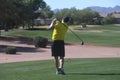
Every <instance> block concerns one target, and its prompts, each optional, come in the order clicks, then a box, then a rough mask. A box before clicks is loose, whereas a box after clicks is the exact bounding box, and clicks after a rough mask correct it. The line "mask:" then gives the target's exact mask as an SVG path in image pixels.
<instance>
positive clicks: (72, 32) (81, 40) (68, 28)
mask: <svg viewBox="0 0 120 80" xmlns="http://www.w3.org/2000/svg"><path fill="white" fill-rule="evenodd" d="M68 29H69V30H70V31H71V32H72V33H73V34H74V35H75V36H76V37H77V38H78V39H79V40H81V41H82V42H83V40H82V39H81V38H80V37H79V36H78V35H77V34H76V33H74V32H73V31H72V30H71V29H70V28H68Z"/></svg>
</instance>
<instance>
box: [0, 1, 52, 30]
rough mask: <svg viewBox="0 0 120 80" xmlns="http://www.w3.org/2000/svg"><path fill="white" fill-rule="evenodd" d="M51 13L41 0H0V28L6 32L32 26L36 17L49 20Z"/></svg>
mask: <svg viewBox="0 0 120 80" xmlns="http://www.w3.org/2000/svg"><path fill="white" fill-rule="evenodd" d="M52 15H53V12H52V11H51V9H50V7H49V6H48V5H47V4H46V3H45V2H44V1H43V0H0V27H1V28H5V30H8V29H9V28H13V27H14V28H15V27H18V26H21V25H22V26H23V27H24V26H25V25H28V27H29V26H30V24H32V22H33V20H34V19H35V18H37V17H41V18H51V16H52Z"/></svg>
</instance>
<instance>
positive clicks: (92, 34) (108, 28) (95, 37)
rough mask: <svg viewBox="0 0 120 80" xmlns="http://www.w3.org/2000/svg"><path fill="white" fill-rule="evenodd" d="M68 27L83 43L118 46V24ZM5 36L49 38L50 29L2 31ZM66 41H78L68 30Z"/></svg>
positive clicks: (119, 35) (119, 39)
mask: <svg viewBox="0 0 120 80" xmlns="http://www.w3.org/2000/svg"><path fill="white" fill-rule="evenodd" d="M70 28H71V29H72V30H73V31H74V32H75V33H76V34H77V35H78V36H79V37H80V38H82V39H83V40H84V42H85V44H92V45H100V46H112V47H120V26H115V25H88V27H87V29H81V27H80V25H76V26H75V25H74V26H70ZM2 35H5V36H26V37H35V36H43V37H46V38H48V39H49V40H51V35H52V31H51V30H11V31H9V32H2ZM65 41H66V42H72V43H80V40H79V39H78V38H76V37H75V36H74V35H73V34H72V33H71V32H70V31H68V33H67V35H66V37H65Z"/></svg>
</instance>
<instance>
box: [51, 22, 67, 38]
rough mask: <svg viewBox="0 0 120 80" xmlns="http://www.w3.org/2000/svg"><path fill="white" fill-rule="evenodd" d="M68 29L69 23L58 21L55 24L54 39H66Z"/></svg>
mask: <svg viewBox="0 0 120 80" xmlns="http://www.w3.org/2000/svg"><path fill="white" fill-rule="evenodd" d="M67 30H68V25H67V24H66V23H60V22H57V23H56V24H55V26H54V30H53V34H52V40H64V37H65V34H66V32H67Z"/></svg>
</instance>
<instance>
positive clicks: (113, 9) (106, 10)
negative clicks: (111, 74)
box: [88, 6, 120, 13]
mask: <svg viewBox="0 0 120 80" xmlns="http://www.w3.org/2000/svg"><path fill="white" fill-rule="evenodd" d="M88 8H90V9H92V10H93V11H97V12H99V13H112V12H120V6H115V7H99V6H92V7H88Z"/></svg>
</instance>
